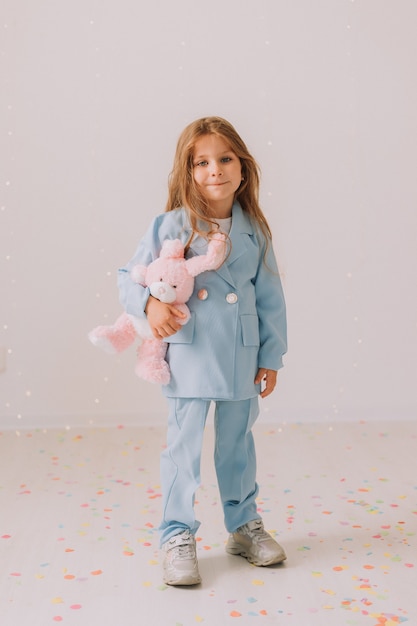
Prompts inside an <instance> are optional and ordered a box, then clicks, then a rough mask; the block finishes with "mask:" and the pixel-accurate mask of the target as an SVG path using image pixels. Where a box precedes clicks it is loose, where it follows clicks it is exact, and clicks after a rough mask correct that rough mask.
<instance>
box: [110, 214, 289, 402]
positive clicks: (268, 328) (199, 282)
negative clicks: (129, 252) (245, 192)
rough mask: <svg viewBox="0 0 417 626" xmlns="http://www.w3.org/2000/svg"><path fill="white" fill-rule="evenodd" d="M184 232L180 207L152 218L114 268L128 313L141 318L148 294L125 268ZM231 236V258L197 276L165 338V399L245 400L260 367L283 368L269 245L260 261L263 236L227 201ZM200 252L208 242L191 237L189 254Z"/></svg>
mask: <svg viewBox="0 0 417 626" xmlns="http://www.w3.org/2000/svg"><path fill="white" fill-rule="evenodd" d="M190 234H191V227H190V223H189V218H188V214H187V211H186V210H185V209H182V208H181V209H176V210H175V211H169V212H167V213H163V214H162V215H159V216H158V217H156V218H155V219H154V220H153V222H152V223H151V225H150V227H149V229H148V231H147V233H146V234H145V236H144V237H143V239H142V240H141V242H140V244H139V246H138V249H137V251H136V253H135V255H134V257H133V258H132V260H131V261H130V262H129V263H128V264H127V265H126V266H125V267H123V268H121V269H120V270H119V274H118V282H119V290H120V301H121V303H122V306H123V307H124V309H125V310H126V311H127V313H130V314H132V315H136V316H137V317H145V313H144V310H145V306H146V302H147V299H148V297H149V289H147V288H145V287H142V286H141V285H137V284H135V283H134V282H133V281H132V280H131V278H130V270H131V268H132V267H133V266H134V265H136V264H137V263H141V264H143V265H149V263H151V262H152V261H153V260H154V259H156V258H157V257H158V256H159V252H160V250H161V246H162V242H163V241H164V240H165V239H176V238H178V239H181V241H183V242H184V243H185V242H186V241H188V239H189V236H190ZM229 236H230V241H231V251H230V255H229V257H228V258H227V259H226V261H225V262H224V263H223V265H222V266H221V267H220V268H219V269H218V270H217V271H208V272H203V273H202V274H200V275H199V276H197V277H196V278H195V287H194V292H193V295H192V296H191V298H190V300H189V301H188V302H187V305H188V307H189V308H190V310H191V319H190V321H189V322H188V323H187V324H186V325H185V326H183V327H182V328H181V329H180V330H179V331H178V332H177V333H175V334H174V335H172V336H171V337H168V338H167V340H166V341H167V342H168V344H169V345H168V351H167V361H168V362H169V365H170V368H171V381H170V383H169V384H168V385H165V386H164V387H163V391H164V394H165V395H166V396H169V397H183V398H207V399H213V400H244V399H247V398H251V397H254V396H257V395H258V394H259V392H260V385H255V384H254V379H255V376H256V373H257V371H258V368H259V367H264V368H267V369H273V370H278V369H279V368H281V367H282V356H283V355H284V354H285V352H286V312H285V301H284V295H283V291H282V286H281V281H280V278H279V274H278V269H277V263H276V259H275V255H274V251H273V248H272V243H271V242H269V243H270V245H269V247H268V250H267V253H266V257H265V259H264V252H265V249H266V241H265V238H264V237H263V235H262V233H261V232H260V231H259V228H256V225H254V224H253V223H252V221H251V219H250V217H249V216H248V215H247V214H246V213H245V212H244V211H243V210H242V208H241V207H240V205H239V204H238V203H235V204H234V205H233V210H232V227H231V230H230V233H229ZM206 249H207V242H206V240H205V239H203V238H202V237H199V236H197V237H195V238H194V240H193V241H192V243H191V246H190V250H189V252H188V254H187V257H191V256H194V255H196V254H205V253H206ZM202 295H203V298H202Z"/></svg>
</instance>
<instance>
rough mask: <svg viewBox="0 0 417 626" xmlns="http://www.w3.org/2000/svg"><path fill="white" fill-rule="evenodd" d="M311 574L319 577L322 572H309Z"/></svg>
mask: <svg viewBox="0 0 417 626" xmlns="http://www.w3.org/2000/svg"><path fill="white" fill-rule="evenodd" d="M311 575H312V576H313V577H314V578H321V576H323V572H311Z"/></svg>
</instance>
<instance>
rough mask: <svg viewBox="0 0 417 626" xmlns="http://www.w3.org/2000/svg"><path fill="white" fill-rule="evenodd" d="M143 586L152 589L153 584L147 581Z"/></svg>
mask: <svg viewBox="0 0 417 626" xmlns="http://www.w3.org/2000/svg"><path fill="white" fill-rule="evenodd" d="M142 585H143V586H144V587H152V583H151V582H150V581H149V580H145V582H144V583H142Z"/></svg>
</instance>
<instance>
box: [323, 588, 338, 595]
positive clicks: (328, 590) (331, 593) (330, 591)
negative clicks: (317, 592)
mask: <svg viewBox="0 0 417 626" xmlns="http://www.w3.org/2000/svg"><path fill="white" fill-rule="evenodd" d="M322 592H323V593H327V595H328V596H335V595H336V592H335V591H333V589H322Z"/></svg>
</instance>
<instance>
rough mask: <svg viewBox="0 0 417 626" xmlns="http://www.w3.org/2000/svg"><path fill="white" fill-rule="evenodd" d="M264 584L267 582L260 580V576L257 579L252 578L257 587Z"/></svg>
mask: <svg viewBox="0 0 417 626" xmlns="http://www.w3.org/2000/svg"><path fill="white" fill-rule="evenodd" d="M264 584H265V583H264V581H263V580H259V579H258V578H255V580H252V585H256V586H257V587H261V586H262V585H264Z"/></svg>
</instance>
